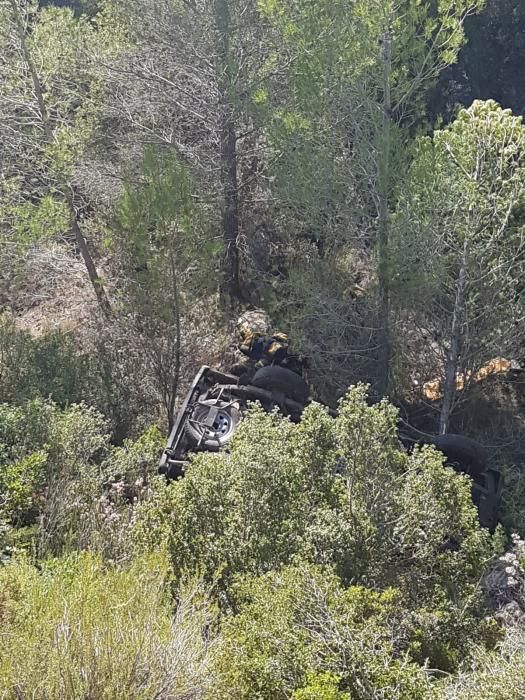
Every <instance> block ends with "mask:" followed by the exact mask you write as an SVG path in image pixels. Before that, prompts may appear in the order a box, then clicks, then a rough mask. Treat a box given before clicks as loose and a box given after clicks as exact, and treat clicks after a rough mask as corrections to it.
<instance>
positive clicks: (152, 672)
mask: <svg viewBox="0 0 525 700" xmlns="http://www.w3.org/2000/svg"><path fill="white" fill-rule="evenodd" d="M167 590H168V589H167V587H166V566H165V561H164V558H163V557H162V556H160V555H150V556H148V557H144V558H142V559H140V560H138V561H136V562H135V563H134V564H133V565H131V566H130V567H128V568H125V569H120V570H119V569H116V568H112V567H107V566H104V565H103V564H102V562H101V560H100V559H98V558H97V557H94V556H93V555H88V554H83V555H76V556H72V557H69V558H67V559H63V560H55V561H50V562H48V563H47V564H46V565H45V566H43V567H42V569H41V570H40V571H38V570H37V569H35V568H33V567H31V566H28V565H27V564H24V563H11V564H8V565H7V566H5V567H3V568H0V626H1V629H2V634H0V697H3V698H6V700H16V699H17V698H21V697H24V698H25V697H28V698H29V697H34V698H41V699H42V700H56V699H58V698H61V699H64V700H76V699H77V698H97V700H104V699H107V700H115V699H116V698H119V700H120V699H122V700H126V698H128V699H129V700H139V699H140V698H143V699H144V700H146V699H148V700H153V699H154V698H159V697H170V698H174V699H177V698H180V699H181V700H182V698H191V697H200V696H201V695H202V693H203V692H204V690H205V689H206V687H207V685H208V679H207V677H206V670H207V662H208V658H209V655H210V651H209V649H210V648H211V646H212V644H211V640H209V630H210V626H211V624H212V622H213V611H212V609H211V608H210V606H209V605H208V603H207V599H206V596H205V594H204V593H203V591H202V589H201V588H200V586H199V585H198V584H194V585H193V586H192V587H188V589H187V590H186V591H185V592H183V593H181V597H180V599H179V602H178V607H177V609H176V611H175V615H174V616H173V615H172V608H171V604H170V601H169V596H168V595H167ZM206 630H208V632H207V636H208V641H206V637H205V635H204V633H205V631H206Z"/></svg>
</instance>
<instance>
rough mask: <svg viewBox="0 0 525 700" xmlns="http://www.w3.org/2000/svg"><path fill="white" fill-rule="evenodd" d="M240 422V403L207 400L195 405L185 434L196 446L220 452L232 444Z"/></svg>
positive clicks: (186, 424) (185, 427)
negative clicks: (219, 450) (222, 448)
mask: <svg viewBox="0 0 525 700" xmlns="http://www.w3.org/2000/svg"><path fill="white" fill-rule="evenodd" d="M240 420H241V412H240V410H239V404H238V403H233V404H232V403H227V402H226V401H220V400H218V399H207V400H205V401H199V403H197V404H196V405H195V407H194V409H193V411H192V412H191V414H190V416H189V417H188V419H187V420H186V423H185V425H184V432H185V434H186V437H187V438H188V440H189V442H190V443H191V444H193V445H194V446H199V447H205V448H207V449H209V450H218V449H220V448H221V447H224V446H225V445H227V444H228V443H229V442H230V440H231V438H232V437H233V434H234V433H235V431H236V429H237V426H238V425H239V422H240Z"/></svg>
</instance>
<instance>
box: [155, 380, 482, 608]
mask: <svg viewBox="0 0 525 700" xmlns="http://www.w3.org/2000/svg"><path fill="white" fill-rule="evenodd" d="M396 418H397V417H396V412H395V410H394V409H393V408H392V407H391V406H390V405H388V404H387V403H381V404H378V405H375V406H368V405H367V403H366V401H365V394H364V389H363V388H362V387H358V388H356V389H353V390H352V391H351V392H350V393H349V394H348V396H347V398H346V399H345V401H344V402H343V403H342V405H341V411H340V415H339V417H338V418H337V419H332V418H330V417H329V416H328V415H327V413H326V412H325V410H324V409H323V408H322V407H321V406H319V405H313V406H310V407H308V408H307V409H306V411H305V413H304V416H303V420H302V421H301V423H300V424H297V425H294V424H292V423H290V422H289V421H288V420H286V419H283V418H281V417H279V416H277V415H267V414H266V413H264V411H262V410H261V409H257V408H256V409H254V410H253V411H252V412H251V414H250V415H249V416H248V417H247V418H246V419H245V420H244V421H243V423H242V424H241V426H240V428H239V430H238V432H237V434H236V436H235V438H234V440H233V442H232V445H231V450H230V453H229V454H224V453H221V454H203V455H198V456H196V457H195V458H194V459H193V460H192V463H191V465H190V467H189V468H188V470H187V476H186V477H185V479H184V480H183V481H182V482H180V483H178V484H176V485H175V486H174V487H173V491H172V492H171V493H170V495H169V496H168V498H169V500H170V501H172V503H173V508H172V513H171V518H172V551H173V560H174V562H176V565H177V566H179V567H180V566H182V567H186V568H187V569H188V570H193V569H195V568H202V569H203V570H204V571H206V572H207V574H208V575H209V576H210V578H213V577H215V576H216V575H217V572H218V571H220V572H221V574H222V577H223V580H224V581H225V582H227V581H228V580H232V578H233V577H235V575H237V574H245V573H250V574H254V575H259V574H262V573H265V572H266V571H269V570H271V569H274V568H278V567H279V566H280V565H282V564H286V563H289V562H291V560H292V559H293V557H294V556H296V555H301V556H302V557H304V558H306V559H307V560H310V561H312V562H314V563H319V564H331V565H334V566H335V567H336V571H337V573H338V575H339V576H341V578H342V580H343V581H345V582H354V581H360V582H362V583H366V584H372V585H380V586H385V585H394V586H396V587H399V586H401V587H402V588H404V589H406V590H407V591H411V590H413V588H414V586H418V590H417V594H418V595H417V597H418V600H419V602H420V603H422V602H425V601H428V602H431V601H432V599H433V596H434V589H435V587H436V586H437V587H438V589H440V590H441V589H444V588H446V589H447V591H448V593H449V594H450V598H451V599H452V600H454V601H456V602H459V601H460V600H464V599H465V598H466V596H469V595H470V594H471V592H472V586H474V585H475V584H476V583H477V581H478V579H479V576H480V574H481V573H482V571H483V567H484V565H485V562H486V560H487V559H489V558H490V556H491V547H490V537H489V535H488V533H487V532H486V531H484V530H482V529H481V528H480V527H479V526H478V523H477V518H476V510H475V508H474V506H473V504H472V501H471V497H470V487H469V483H468V479H466V478H465V477H464V476H459V475H457V474H455V473H454V472H453V471H452V470H450V469H445V468H444V467H443V466H442V458H441V456H440V455H439V454H438V453H437V452H435V451H434V450H432V449H430V448H429V449H425V450H423V451H421V452H417V453H415V454H414V455H411V456H408V455H406V454H405V453H404V452H403V451H402V450H401V448H400V446H399V443H398V441H397V437H396Z"/></svg>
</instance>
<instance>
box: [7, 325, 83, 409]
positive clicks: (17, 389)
mask: <svg viewBox="0 0 525 700" xmlns="http://www.w3.org/2000/svg"><path fill="white" fill-rule="evenodd" d="M92 374H93V368H92V362H91V360H90V359H89V357H87V356H86V355H80V354H79V353H78V349H77V347H76V345H75V342H74V340H73V338H72V337H71V336H70V335H67V334H65V333H61V332H60V331H55V332H52V333H49V334H47V335H44V336H41V337H39V338H33V337H32V336H31V335H30V334H29V333H27V332H26V331H21V330H18V329H17V328H16V327H15V326H14V325H13V324H12V323H10V322H9V321H8V320H6V319H3V318H0V394H1V396H2V397H3V400H4V401H12V402H16V403H22V402H24V401H27V400H28V399H34V398H42V399H49V398H51V399H52V400H53V401H54V402H55V403H57V404H58V405H60V406H65V405H67V404H69V403H76V402H80V401H82V400H84V399H86V398H87V396H91V395H92V392H91V391H89V389H88V387H89V384H90V378H91V375H92Z"/></svg>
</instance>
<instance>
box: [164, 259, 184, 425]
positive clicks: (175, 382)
mask: <svg viewBox="0 0 525 700" xmlns="http://www.w3.org/2000/svg"><path fill="white" fill-rule="evenodd" d="M170 272H171V286H172V291H173V300H172V303H173V307H172V309H173V321H174V323H175V348H174V364H175V366H174V368H173V373H172V375H171V386H170V390H169V393H168V401H167V412H168V416H167V418H168V428H169V432H170V433H171V429H172V428H173V424H174V422H175V416H174V413H175V402H176V400H177V391H178V388H179V378H180V365H181V328H180V304H179V286H178V283H177V265H176V263H175V253H174V251H173V250H170Z"/></svg>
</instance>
